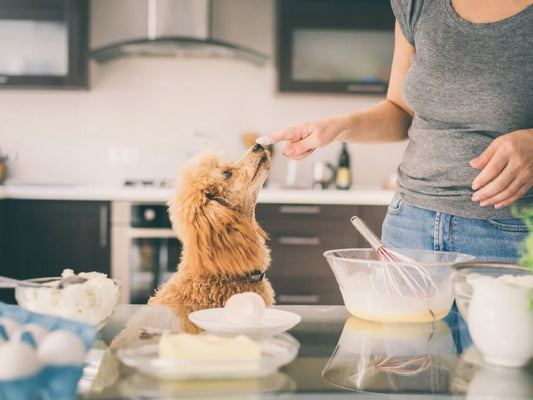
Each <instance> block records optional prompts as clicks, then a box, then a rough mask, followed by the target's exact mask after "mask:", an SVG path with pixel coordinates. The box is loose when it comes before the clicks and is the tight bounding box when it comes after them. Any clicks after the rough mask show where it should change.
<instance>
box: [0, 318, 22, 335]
mask: <svg viewBox="0 0 533 400" xmlns="http://www.w3.org/2000/svg"><path fill="white" fill-rule="evenodd" d="M0 325H2V326H3V327H4V330H5V332H6V334H7V336H8V339H10V338H11V336H12V335H13V333H15V332H16V331H17V330H18V329H19V328H20V324H19V323H18V322H17V321H15V320H13V319H10V318H0Z"/></svg>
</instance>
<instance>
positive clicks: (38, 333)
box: [13, 323, 48, 345]
mask: <svg viewBox="0 0 533 400" xmlns="http://www.w3.org/2000/svg"><path fill="white" fill-rule="evenodd" d="M25 332H29V333H30V334H31V337H32V338H33V341H34V342H35V344H37V345H39V343H41V341H42V340H43V338H44V337H45V336H46V335H47V334H48V330H47V329H46V328H45V327H44V326H42V325H40V324H36V323H31V324H25V325H21V326H20V327H19V328H18V329H17V330H16V331H15V332H14V333H13V339H16V340H20V338H21V337H22V334H23V333H25Z"/></svg>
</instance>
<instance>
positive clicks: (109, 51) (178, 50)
mask: <svg viewBox="0 0 533 400" xmlns="http://www.w3.org/2000/svg"><path fill="white" fill-rule="evenodd" d="M216 1H217V0H214V1H213V0H92V2H91V50H90V55H91V57H92V58H94V59H95V60H96V61H97V62H100V63H103V62H109V61H113V60H115V59H118V58H121V57H127V56H136V57H195V58H198V57H201V58H220V57H224V58H238V59H242V60H245V61H248V62H251V63H253V64H256V65H264V64H265V63H266V61H267V59H268V57H267V56H266V55H265V54H264V53H262V52H260V51H257V50H254V49H251V48H250V47H246V46H243V45H240V44H238V43H234V42H230V41H227V40H223V39H217V38H214V37H213V32H212V25H213V24H212V22H213V20H212V19H213V13H212V11H213V6H214V3H215V2H216ZM218 1H220V0H218ZM220 4H223V3H218V4H217V5H220Z"/></svg>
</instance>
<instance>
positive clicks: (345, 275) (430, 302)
mask: <svg viewBox="0 0 533 400" xmlns="http://www.w3.org/2000/svg"><path fill="white" fill-rule="evenodd" d="M394 250H395V251H397V252H398V253H401V254H402V255H404V256H407V257H409V258H411V259H412V260H414V261H415V262H416V266H417V268H413V265H412V264H409V263H405V262H390V261H381V260H378V257H377V255H376V252H375V251H374V250H373V249H369V248H361V249H338V250H329V251H326V252H325V253H324V257H326V259H327V261H328V263H329V265H330V267H331V269H332V271H333V273H334V275H335V278H336V279H337V284H338V285H339V289H340V291H341V294H342V298H343V301H344V305H345V306H346V308H347V309H348V311H350V313H351V314H352V315H354V316H355V317H358V318H363V319H367V320H371V321H377V322H410V323H420V322H432V321H435V320H439V319H442V318H444V317H445V316H446V315H447V314H448V313H449V312H450V309H451V306H452V303H453V300H454V294H453V288H452V273H453V270H452V265H453V264H455V263H458V262H466V261H471V260H473V259H474V257H473V256H470V255H467V254H461V253H452V252H444V251H430V250H417V249H394ZM423 274H425V275H423ZM406 277H408V278H410V279H409V280H408V279H406ZM428 277H429V278H428ZM415 281H416V282H415ZM428 282H429V283H431V285H432V286H431V287H427V285H428ZM414 287H415V288H416V290H414V289H413V288H414ZM417 292H419V293H417ZM420 292H421V293H420Z"/></svg>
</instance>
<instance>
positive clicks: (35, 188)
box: [0, 184, 394, 205]
mask: <svg viewBox="0 0 533 400" xmlns="http://www.w3.org/2000/svg"><path fill="white" fill-rule="evenodd" d="M171 194H172V189H169V188H141V187H131V188H130V187H122V186H113V185H107V186H91V185H70V184H65V185H53V184H50V185H48V184H27V185H26V184H13V185H10V184H5V185H0V198H10V199H35V200H100V201H120V200H122V201H133V202H155V203H166V202H167V201H168V200H169V199H170V196H171ZM393 194H394V192H393V191H391V190H384V189H381V188H372V187H360V188H358V187H355V188H353V189H351V190H335V189H331V190H324V191H320V190H306V189H273V188H272V189H270V188H264V189H263V190H262V191H261V192H260V194H259V202H260V203H286V204H354V205H357V204H368V205H388V204H389V203H390V201H391V199H392V196H393Z"/></svg>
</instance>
